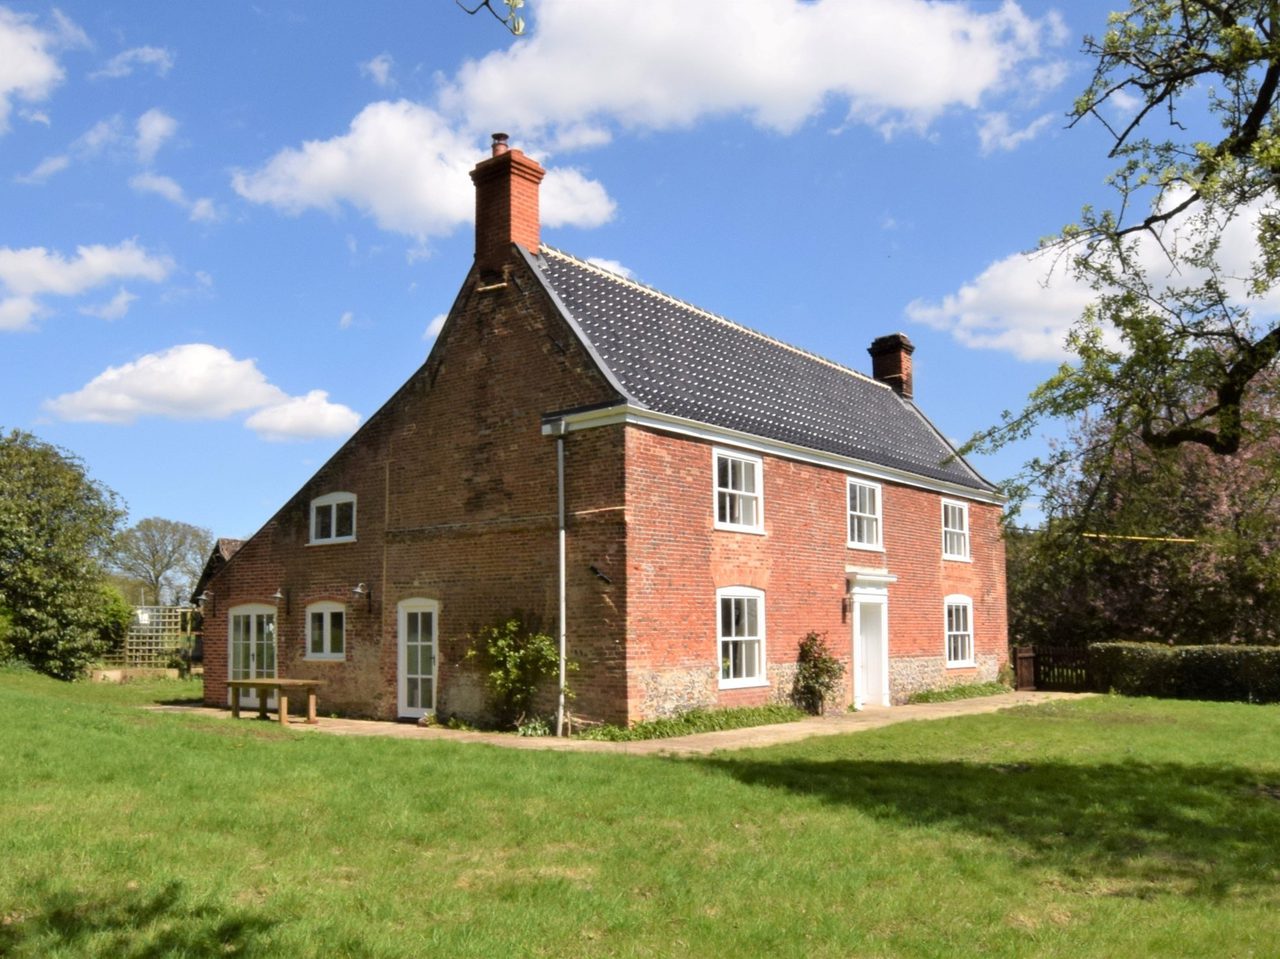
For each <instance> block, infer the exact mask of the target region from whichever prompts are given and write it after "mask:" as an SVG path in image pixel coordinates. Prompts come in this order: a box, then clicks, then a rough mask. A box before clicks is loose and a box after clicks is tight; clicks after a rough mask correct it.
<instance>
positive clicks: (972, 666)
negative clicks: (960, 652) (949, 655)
mask: <svg viewBox="0 0 1280 959" xmlns="http://www.w3.org/2000/svg"><path fill="white" fill-rule="evenodd" d="M977 666H978V664H977V663H976V662H970V663H947V669H976V668H977Z"/></svg>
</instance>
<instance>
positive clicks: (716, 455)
mask: <svg viewBox="0 0 1280 959" xmlns="http://www.w3.org/2000/svg"><path fill="white" fill-rule="evenodd" d="M722 459H727V460H730V461H731V462H732V461H737V462H738V463H741V464H744V465H747V466H750V467H751V469H752V472H753V474H754V476H755V490H754V491H753V492H746V491H744V490H736V489H733V487H732V486H721V485H720V461H721V460H722ZM730 474H731V476H732V466H731V467H730ZM730 482H731V483H732V478H731V479H730ZM721 494H724V495H726V496H729V497H735V496H739V497H751V498H752V499H753V500H754V501H755V507H756V517H755V522H754V523H733V522H729V521H728V520H721V519H720V496H721ZM711 509H712V514H711V515H712V516H714V517H715V528H716V529H723V530H731V531H733V532H737V533H763V532H764V460H763V459H761V458H760V457H759V456H755V455H753V454H751V453H744V452H742V451H741V450H729V449H721V448H719V447H714V448H713V449H712V451H711Z"/></svg>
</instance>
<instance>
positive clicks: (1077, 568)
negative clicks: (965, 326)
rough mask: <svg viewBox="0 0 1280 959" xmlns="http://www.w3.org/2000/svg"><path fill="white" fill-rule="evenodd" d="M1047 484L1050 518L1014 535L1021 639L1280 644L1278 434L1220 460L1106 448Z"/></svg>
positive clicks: (1084, 432)
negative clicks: (1035, 526) (1034, 528)
mask: <svg viewBox="0 0 1280 959" xmlns="http://www.w3.org/2000/svg"><path fill="white" fill-rule="evenodd" d="M1109 431H1110V425H1109V424H1101V423H1097V422H1093V421H1088V420H1085V421H1081V422H1079V423H1077V427H1076V429H1075V431H1074V432H1073V434H1072V436H1071V438H1070V440H1068V442H1069V443H1071V444H1073V445H1074V447H1075V452H1074V455H1073V458H1072V459H1071V462H1072V464H1073V468H1072V469H1071V470H1069V471H1068V470H1064V471H1060V472H1058V473H1056V474H1055V475H1054V476H1053V477H1052V478H1050V479H1049V480H1047V481H1046V483H1045V487H1044V495H1043V500H1042V504H1043V508H1044V510H1045V514H1046V522H1045V524H1044V526H1043V528H1041V529H1039V530H1035V531H1018V530H1010V531H1009V536H1008V539H1007V547H1008V548H1007V557H1008V565H1009V618H1010V632H1011V634H1012V639H1013V641H1014V642H1015V643H1031V644H1036V643H1043V644H1047V645H1076V644H1081V643H1086V642H1095V641H1099V640H1117V639H1122V640H1157V641H1160V642H1174V643H1217V642H1246V643H1255V644H1274V643H1276V642H1277V641H1280V510H1277V506H1278V505H1280V438H1274V437H1273V438H1270V439H1268V440H1266V441H1262V442H1257V443H1253V444H1250V445H1249V446H1248V447H1247V448H1245V449H1242V450H1241V451H1239V452H1237V453H1233V454H1219V453H1214V452H1213V451H1211V450H1209V449H1206V448H1205V447H1203V446H1201V445H1197V444H1184V445H1182V446H1179V447H1176V448H1173V449H1152V448H1151V447H1150V446H1148V445H1147V444H1145V443H1143V442H1142V440H1141V439H1140V438H1139V437H1131V438H1129V440H1128V441H1127V442H1126V443H1123V444H1120V445H1111V444H1108V443H1099V442H1097V438H1098V436H1100V435H1102V436H1105V435H1107V434H1108V433H1109Z"/></svg>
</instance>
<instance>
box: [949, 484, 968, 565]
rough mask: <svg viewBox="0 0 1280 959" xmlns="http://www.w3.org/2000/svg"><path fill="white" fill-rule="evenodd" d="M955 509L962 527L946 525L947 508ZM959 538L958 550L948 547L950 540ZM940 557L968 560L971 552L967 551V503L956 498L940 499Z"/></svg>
mask: <svg viewBox="0 0 1280 959" xmlns="http://www.w3.org/2000/svg"><path fill="white" fill-rule="evenodd" d="M948 509H953V510H957V511H958V513H959V516H960V518H961V522H962V523H963V524H964V525H963V526H962V527H958V526H948V525H947V510H948ZM956 537H958V538H959V545H960V547H961V549H960V551H958V552H957V551H956V550H954V549H949V548H948V547H949V545H950V543H949V542H948V541H949V540H950V541H954V540H955V538H956ZM942 558H943V559H956V560H962V561H964V562H966V563H967V562H969V561H970V559H971V554H970V551H969V504H968V503H966V502H964V501H962V500H958V499H944V500H943V501H942Z"/></svg>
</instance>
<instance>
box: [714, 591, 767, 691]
mask: <svg viewBox="0 0 1280 959" xmlns="http://www.w3.org/2000/svg"><path fill="white" fill-rule="evenodd" d="M739 599H740V600H746V601H747V602H754V603H755V604H756V633H757V634H756V635H755V636H750V635H745V634H744V635H742V636H735V635H732V634H730V635H726V634H725V622H724V600H739ZM765 636H766V630H765V619H764V591H763V590H759V589H753V588H752V587H750V586H725V587H723V588H721V589H717V590H716V676H717V678H718V682H719V688H720V689H745V688H748V687H753V686H768V685H769V669H768V665H767V664H768V659H767V658H766V656H765ZM744 641H747V642H750V641H756V642H758V644H759V645H758V648H757V651H756V664H757V669H758V673H757V674H756V675H754V676H738V677H731V678H726V677H725V675H724V671H725V670H724V664H725V661H726V657H725V652H724V649H725V644H726V643H737V642H744Z"/></svg>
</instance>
